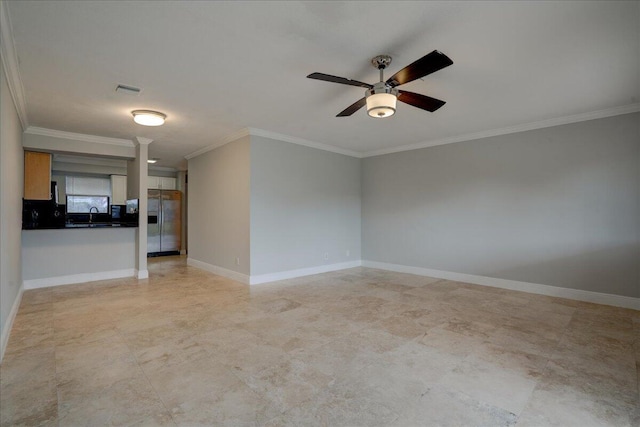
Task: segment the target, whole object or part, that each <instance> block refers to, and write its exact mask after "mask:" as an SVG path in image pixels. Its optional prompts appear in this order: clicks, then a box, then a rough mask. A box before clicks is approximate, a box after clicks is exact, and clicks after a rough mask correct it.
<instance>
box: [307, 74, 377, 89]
mask: <svg viewBox="0 0 640 427" xmlns="http://www.w3.org/2000/svg"><path fill="white" fill-rule="evenodd" d="M307 78H309V79H316V80H324V81H325V82H331V83H340V84H343V85H349V86H357V87H366V88H368V89H371V88H372V87H373V86H372V85H370V84H369V83H364V82H359V81H357V80H351V79H347V78H344V77H338V76H331V75H329V74H322V73H311V74H309V75H308V76H307Z"/></svg>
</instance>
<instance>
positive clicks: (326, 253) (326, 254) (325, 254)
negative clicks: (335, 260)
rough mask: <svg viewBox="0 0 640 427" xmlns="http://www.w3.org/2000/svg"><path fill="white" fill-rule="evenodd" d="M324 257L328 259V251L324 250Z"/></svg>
mask: <svg viewBox="0 0 640 427" xmlns="http://www.w3.org/2000/svg"><path fill="white" fill-rule="evenodd" d="M324 259H325V260H328V259H329V252H325V253H324Z"/></svg>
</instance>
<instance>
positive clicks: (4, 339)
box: [0, 286, 24, 362]
mask: <svg viewBox="0 0 640 427" xmlns="http://www.w3.org/2000/svg"><path fill="white" fill-rule="evenodd" d="M23 293H24V291H23V286H21V287H20V290H19V291H18V296H17V297H16V299H15V301H13V305H12V306H11V311H10V312H9V317H7V321H6V323H5V324H4V327H3V328H2V336H1V337H0V362H2V359H3V358H4V351H5V350H6V349H7V344H8V343H9V335H11V328H12V327H13V321H14V320H15V319H16V315H17V314H18V309H19V308H20V303H21V302H22V294H23Z"/></svg>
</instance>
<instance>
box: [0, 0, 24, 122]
mask: <svg viewBox="0 0 640 427" xmlns="http://www.w3.org/2000/svg"><path fill="white" fill-rule="evenodd" d="M7 4H8V2H7V1H5V0H0V53H1V54H0V56H1V57H2V68H3V69H4V74H5V75H6V76H7V86H9V92H10V93H11V98H12V99H13V104H14V105H15V107H16V111H17V112H18V118H19V119H20V124H21V125H22V129H27V127H29V120H28V118H27V100H26V97H25V93H24V85H23V84H22V78H20V69H19V67H18V64H19V62H18V54H17V52H16V47H15V41H14V39H13V30H12V28H11V20H10V19H9V9H8V6H7Z"/></svg>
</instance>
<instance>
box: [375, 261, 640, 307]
mask: <svg viewBox="0 0 640 427" xmlns="http://www.w3.org/2000/svg"><path fill="white" fill-rule="evenodd" d="M362 265H363V266H364V267H370V268H378V269H380V270H389V271H397V272H399V273H409V274H416V275H418V276H429V277H436V278H438V279H447V280H453V281H456V282H465V283H472V284H474V285H482V286H492V287H494V288H501V289H510V290H513V291H521V292H528V293H531V294H539V295H548V296H552V297H559V298H567V299H573V300H577V301H586V302H592V303H596V304H604V305H612V306H614V307H624V308H631V309H634V310H640V298H634V297H627V296H622V295H613V294H605V293H600V292H591V291H583V290H580V289H571V288H561V287H558V286H549V285H541V284H538V283H530V282H520V281H517V280H507V279H498V278H495V277H486V276H476V275H473V274H464V273H454V272H450V271H442V270H432V269H429V268H422V267H411V266H407V265H399V264H390V263H386V262H377V261H362Z"/></svg>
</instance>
